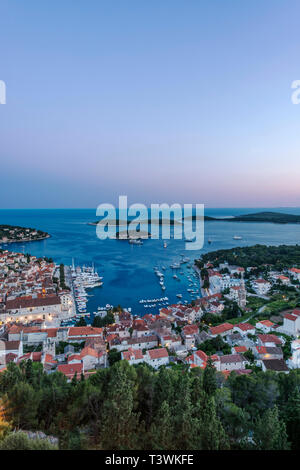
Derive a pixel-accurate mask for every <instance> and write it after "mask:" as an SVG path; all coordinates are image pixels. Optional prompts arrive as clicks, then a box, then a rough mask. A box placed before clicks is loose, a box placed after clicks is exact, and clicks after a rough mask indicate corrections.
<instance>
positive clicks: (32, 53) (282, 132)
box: [0, 0, 300, 208]
mask: <svg viewBox="0 0 300 470" xmlns="http://www.w3.org/2000/svg"><path fill="white" fill-rule="evenodd" d="M299 18H300V2H299V0H289V1H286V2H284V1H279V0H263V1H261V0H243V1H241V0H234V1H233V0H206V1H201V0H187V1H184V0H182V1H178V0H152V1H150V0H127V1H126V0H105V1H102V0H88V1H83V0H81V1H80V0H76V1H74V0H62V1H58V0H55V1H53V0H51V1H50V0H43V1H40V0H26V1H23V2H20V1H19V0H2V1H1V4H0V46H1V55H0V80H4V81H5V82H6V86H7V104H6V105H0V163H1V165H0V174H1V183H0V208H23V207H24V208H31V207H32V208H42V207H45V208H52V207H53V208H55V207H96V206H97V205H98V204H100V203H102V202H110V203H113V204H116V203H117V198H118V196H119V195H120V194H125V195H127V196H128V200H129V201H128V202H129V203H134V202H141V203H145V204H150V203H152V202H153V203H158V202H160V203H161V202H168V203H172V202H179V203H204V204H205V205H206V206H209V207H272V206H273V207H278V206H300V105H298V106H297V105H293V104H292V102H291V94H292V90H291V84H292V82H293V81H294V80H297V79H298V80H300V28H299Z"/></svg>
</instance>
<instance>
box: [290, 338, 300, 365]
mask: <svg viewBox="0 0 300 470" xmlns="http://www.w3.org/2000/svg"><path fill="white" fill-rule="evenodd" d="M291 350H292V356H291V357H290V358H289V360H288V366H289V367H290V368H291V369H299V368H300V339H295V340H294V341H292V343H291Z"/></svg>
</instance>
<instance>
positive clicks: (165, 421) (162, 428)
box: [146, 401, 174, 450]
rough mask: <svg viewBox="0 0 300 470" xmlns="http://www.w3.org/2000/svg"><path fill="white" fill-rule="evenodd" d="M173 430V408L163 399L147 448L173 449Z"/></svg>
mask: <svg viewBox="0 0 300 470" xmlns="http://www.w3.org/2000/svg"><path fill="white" fill-rule="evenodd" d="M172 430H173V423H172V416H171V410H170V407H169V405H168V403H167V402H166V401H163V402H162V404H161V407H160V408H159V410H158V413H157V416H156V417H155V420H154V423H153V424H152V425H151V427H150V432H149V436H150V442H149V443H148V447H146V448H147V449H154V450H172V449H173V446H174V442H173V434H172Z"/></svg>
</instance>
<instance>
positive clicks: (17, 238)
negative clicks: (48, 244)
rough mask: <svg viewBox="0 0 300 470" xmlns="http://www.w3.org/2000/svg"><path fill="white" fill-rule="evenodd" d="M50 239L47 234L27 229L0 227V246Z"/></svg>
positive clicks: (9, 226)
mask: <svg viewBox="0 0 300 470" xmlns="http://www.w3.org/2000/svg"><path fill="white" fill-rule="evenodd" d="M46 238H50V235H49V233H47V232H43V231H42V230H37V229H34V228H28V227H18V226H13V225H0V245H1V244H3V243H4V244H5V243H25V242H36V241H39V240H45V239H46Z"/></svg>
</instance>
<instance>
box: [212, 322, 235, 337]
mask: <svg viewBox="0 0 300 470" xmlns="http://www.w3.org/2000/svg"><path fill="white" fill-rule="evenodd" d="M232 329H233V325H231V323H222V324H221V325H218V326H212V327H211V328H210V329H209V330H210V332H211V334H212V335H219V334H221V333H225V332H226V331H230V330H232Z"/></svg>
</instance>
